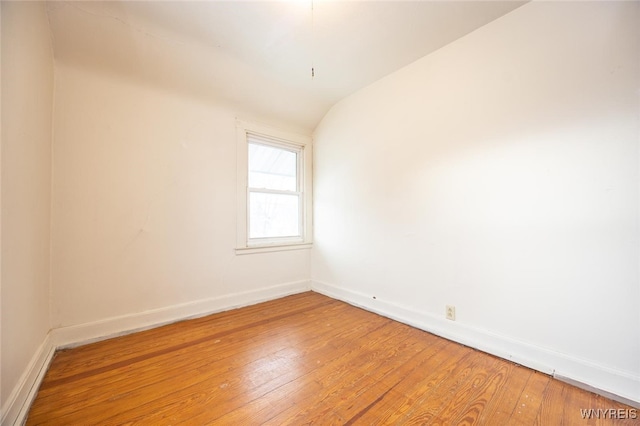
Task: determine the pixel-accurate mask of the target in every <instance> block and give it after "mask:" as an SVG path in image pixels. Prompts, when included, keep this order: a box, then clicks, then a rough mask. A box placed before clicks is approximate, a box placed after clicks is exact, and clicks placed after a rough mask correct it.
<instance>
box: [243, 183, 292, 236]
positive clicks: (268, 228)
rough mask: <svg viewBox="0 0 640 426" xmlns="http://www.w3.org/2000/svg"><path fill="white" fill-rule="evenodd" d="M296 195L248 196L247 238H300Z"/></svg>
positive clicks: (254, 193) (251, 194)
mask: <svg viewBox="0 0 640 426" xmlns="http://www.w3.org/2000/svg"><path fill="white" fill-rule="evenodd" d="M299 204H300V202H299V197H298V195H288V194H287V195H284V194H265V193H262V192H251V193H250V194H249V221H250V222H249V238H274V237H297V236H300V227H299V217H300V216H299Z"/></svg>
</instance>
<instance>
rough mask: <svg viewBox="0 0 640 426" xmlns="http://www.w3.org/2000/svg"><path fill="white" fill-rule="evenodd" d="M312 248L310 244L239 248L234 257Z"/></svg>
mask: <svg viewBox="0 0 640 426" xmlns="http://www.w3.org/2000/svg"><path fill="white" fill-rule="evenodd" d="M312 246H313V244H312V243H296V244H280V245H264V246H253V247H241V248H237V249H236V255H243V254H254V253H268V252H274V251H289V250H306V249H310V248H311V247H312Z"/></svg>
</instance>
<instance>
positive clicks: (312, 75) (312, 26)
mask: <svg viewBox="0 0 640 426" xmlns="http://www.w3.org/2000/svg"><path fill="white" fill-rule="evenodd" d="M314 33H315V19H314V11H313V0H311V79H312V80H313V79H314V78H315V76H316V69H315V66H314V63H313V53H314V50H315V49H314V47H315V43H314V39H315V38H314Z"/></svg>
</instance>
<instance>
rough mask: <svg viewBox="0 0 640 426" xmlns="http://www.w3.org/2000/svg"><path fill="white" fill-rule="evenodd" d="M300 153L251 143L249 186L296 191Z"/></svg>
mask: <svg viewBox="0 0 640 426" xmlns="http://www.w3.org/2000/svg"><path fill="white" fill-rule="evenodd" d="M297 174H298V154H297V153H296V152H294V151H290V150H287V149H283V148H276V147H273V146H269V145H262V144H257V143H250V144H249V187H250V188H265V189H275V190H280V191H296V190H297V188H298V179H297Z"/></svg>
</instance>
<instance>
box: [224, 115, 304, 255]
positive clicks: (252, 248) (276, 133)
mask: <svg viewBox="0 0 640 426" xmlns="http://www.w3.org/2000/svg"><path fill="white" fill-rule="evenodd" d="M248 135H254V136H255V137H256V138H257V139H258V140H256V142H258V143H260V144H264V145H267V146H273V147H276V148H281V149H288V150H291V151H295V152H297V153H299V155H298V166H297V167H298V188H296V189H297V191H296V193H297V194H299V198H300V205H301V209H300V216H301V217H300V219H299V222H298V223H299V226H300V234H301V236H299V237H279V238H278V237H276V238H254V239H251V238H249V184H248V183H249V138H248ZM236 137H237V151H236V152H237V157H236V159H237V211H238V214H237V218H238V222H237V230H236V235H237V243H236V254H250V253H261V252H271V251H283V250H299V249H308V248H311V244H312V238H313V219H312V214H313V212H312V206H313V200H312V178H313V176H312V146H311V137H310V136H306V135H301V134H298V133H293V132H288V131H283V130H279V129H274V128H271V127H268V126H265V125H262V124H257V123H251V122H247V121H242V120H237V122H236ZM253 191H254V192H272V191H271V190H264V189H260V190H256V189H253ZM275 192H278V191H275Z"/></svg>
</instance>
